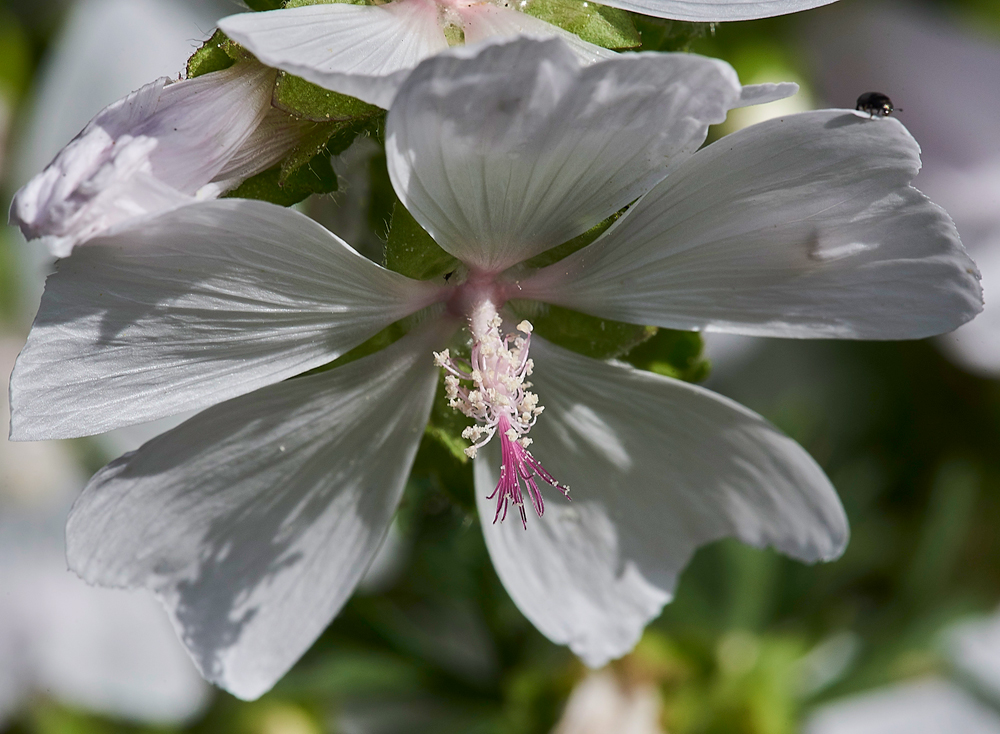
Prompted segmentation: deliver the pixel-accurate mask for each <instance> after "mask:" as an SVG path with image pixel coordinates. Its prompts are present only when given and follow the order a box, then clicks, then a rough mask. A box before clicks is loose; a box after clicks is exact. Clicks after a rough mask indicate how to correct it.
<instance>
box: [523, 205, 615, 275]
mask: <svg viewBox="0 0 1000 734" xmlns="http://www.w3.org/2000/svg"><path fill="white" fill-rule="evenodd" d="M624 212H625V210H624V209H622V210H621V211H620V212H615V213H614V214H612V215H611V216H610V217H608V218H607V219H605V220H604V221H603V222H601V223H600V224H595V225H594V226H593V227H591V228H590V229H588V230H587V231H586V232H584V233H583V234H581V235H579V236H577V237H574V238H573V239H571V240H570V241H569V242H563V243H562V244H561V245H556V246H555V247H553V248H552V249H550V250H546V251H545V252H543V253H541V254H538V255H535V256H534V257H533V258H531V259H530V260H526V261H525V263H524V264H525V265H526V266H527V267H529V268H544V267H545V266H546V265H551V264H552V263H555V262H559V261H560V260H562V259H563V258H564V257H569V256H570V255H572V254H573V253H574V252H576V251H577V250H582V249H583V248H584V247H586V246H587V245H589V244H590V243H591V242H593V241H594V240H596V239H597V238H598V237H600V236H601V235H602V234H604V233H605V232H606V231H607V229H608V227H610V226H611V225H612V224H614V223H615V220H616V219H618V217H620V216H621V215H622V214H624Z"/></svg>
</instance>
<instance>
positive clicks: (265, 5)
mask: <svg viewBox="0 0 1000 734" xmlns="http://www.w3.org/2000/svg"><path fill="white" fill-rule="evenodd" d="M245 2H246V4H247V7H248V8H250V9H251V10H277V9H278V8H280V7H281V6H282V0H245Z"/></svg>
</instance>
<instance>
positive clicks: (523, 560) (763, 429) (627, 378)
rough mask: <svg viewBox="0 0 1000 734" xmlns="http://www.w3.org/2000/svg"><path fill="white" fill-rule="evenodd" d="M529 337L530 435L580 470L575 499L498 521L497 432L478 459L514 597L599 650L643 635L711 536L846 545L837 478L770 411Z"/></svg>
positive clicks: (819, 550) (548, 454)
mask: <svg viewBox="0 0 1000 734" xmlns="http://www.w3.org/2000/svg"><path fill="white" fill-rule="evenodd" d="M531 347H532V348H531V353H532V357H533V358H534V360H535V371H534V373H533V375H532V380H534V383H535V389H536V392H537V393H538V396H539V398H540V402H541V403H542V404H544V405H545V413H544V414H543V415H542V416H541V417H540V418H539V420H538V423H537V425H535V427H534V428H533V429H532V438H533V439H534V444H533V445H532V449H533V451H534V454H535V456H536V457H537V458H538V459H539V460H540V461H541V463H542V464H544V465H545V468H546V469H548V470H549V471H550V472H551V473H552V474H553V475H554V476H555V477H556V479H558V480H559V481H561V482H565V483H566V484H568V485H569V486H570V498H571V499H572V502H571V503H567V502H565V501H564V500H562V499H561V498H560V497H558V496H556V497H553V498H552V499H551V501H549V502H547V503H546V507H545V514H544V516H543V517H541V518H535V517H532V518H530V520H529V523H528V528H527V530H524V529H523V528H522V527H521V525H520V523H518V522H504V523H498V524H495V525H491V524H489V522H488V518H490V517H492V516H493V509H492V508H491V507H490V505H491V504H492V503H491V502H490V501H488V500H486V499H485V497H486V495H488V494H490V493H491V492H492V491H493V487H494V485H495V483H496V478H497V473H498V472H497V467H498V466H499V459H498V458H497V456H496V455H497V451H496V449H495V448H493V450H492V451H490V452H489V453H490V456H488V457H484V458H482V459H478V460H477V461H476V467H475V469H476V495H477V502H478V505H479V513H480V517H482V518H486V519H487V521H485V522H484V523H483V531H484V533H485V536H486V544H487V547H488V548H489V551H490V555H491V556H492V558H493V564H494V566H496V569H497V573H498V574H499V575H500V578H501V580H502V581H503V583H504V586H506V587H507V590H508V592H510V595H511V597H512V598H513V599H514V601H515V603H516V604H517V605H518V607H519V608H520V609H521V611H522V612H524V614H525V616H526V617H528V619H530V620H531V621H532V622H533V623H534V624H535V626H536V627H538V629H539V630H541V631H542V632H543V633H544V634H545V635H546V636H547V637H549V638H550V639H551V640H553V641H555V642H558V643H562V644H567V645H569V646H570V648H571V649H572V650H573V652H575V653H576V654H577V655H579V656H580V657H581V658H582V659H583V660H584V661H585V662H586V663H587V664H588V665H590V666H593V667H599V666H601V665H603V664H604V663H606V662H607V661H608V660H610V659H612V658H616V657H619V656H620V655H623V654H625V653H626V652H628V651H629V650H630V649H631V648H632V647H633V646H634V645H635V643H636V642H637V641H638V639H639V637H640V635H641V634H642V630H643V628H644V627H645V626H646V624H647V623H648V622H649V621H650V620H651V619H653V618H654V617H656V616H657V615H658V614H659V613H660V610H661V608H662V607H663V605H664V604H666V603H667V602H668V601H670V599H671V598H672V596H673V590H674V587H675V585H676V583H677V577H678V575H679V574H680V572H681V570H682V569H683V568H684V566H685V565H686V564H687V562H688V560H689V559H690V558H691V555H692V553H693V552H694V550H695V548H697V547H698V546H699V545H702V544H704V543H708V542H710V541H713V540H716V539H719V538H723V537H727V536H734V537H736V538H739V539H740V540H741V541H743V542H745V543H749V544H751V545H754V546H758V547H761V546H766V545H770V546H773V547H775V548H777V549H778V550H780V551H782V552H783V553H787V554H788V555H790V556H793V557H795V558H798V559H800V560H803V561H809V562H812V561H817V560H828V559H831V558H835V557H837V556H838V555H839V554H840V553H841V552H842V551H843V549H844V546H845V545H846V543H847V519H846V517H845V516H844V511H843V509H842V508H841V505H840V502H839V500H838V498H837V495H836V492H834V489H833V487H832V486H831V485H830V482H829V480H828V479H827V478H826V476H825V475H824V474H823V472H822V470H821V469H820V468H819V466H817V465H816V462H815V461H813V459H812V458H811V457H810V456H809V454H807V453H806V452H805V450H804V449H803V448H802V447H801V446H799V445H798V444H797V443H795V442H794V441H792V440H791V439H790V438H788V437H787V436H785V435H783V434H782V433H780V432H779V431H778V430H777V429H776V428H774V426H772V425H770V424H769V423H767V422H766V421H764V420H763V419H762V418H761V417H760V416H758V415H756V414H754V413H752V412H751V411H749V410H747V409H746V408H743V407H742V406H740V405H738V404H736V403H734V402H732V401H730V400H728V399H726V398H723V397H721V396H719V395H716V394H714V393H712V392H709V391H708V390H705V389H703V388H700V387H696V386H694V385H689V384H687V383H683V382H678V381H676V380H671V379H668V378H666V377H661V376H659V375H655V374H653V373H651V372H643V371H641V370H636V369H634V368H632V367H629V366H626V365H622V364H611V363H605V362H598V361H596V360H592V359H588V358H586V357H582V356H580V355H577V354H574V353H573V352H569V351H567V350H565V349H562V348H560V347H556V346H553V345H552V344H549V343H548V342H545V341H544V340H543V339H540V338H538V337H537V336H535V337H533V338H532V342H531ZM494 443H496V442H495V441H494V442H492V443H491V445H490V446H492V444H494Z"/></svg>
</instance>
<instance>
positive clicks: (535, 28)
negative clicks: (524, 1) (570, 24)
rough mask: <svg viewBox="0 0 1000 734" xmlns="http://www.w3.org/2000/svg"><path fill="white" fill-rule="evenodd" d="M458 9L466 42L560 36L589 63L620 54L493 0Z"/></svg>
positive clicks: (456, 11)
mask: <svg viewBox="0 0 1000 734" xmlns="http://www.w3.org/2000/svg"><path fill="white" fill-rule="evenodd" d="M455 13H456V14H457V15H458V16H459V17H460V18H461V19H462V22H463V26H464V28H465V42H466V43H467V44H473V43H479V42H481V41H486V40H488V39H491V38H512V37H514V36H524V37H527V38H536V39H544V38H561V39H562V40H563V41H565V42H566V45H568V46H569V47H570V48H571V49H573V52H574V53H576V55H577V56H579V57H580V58H581V59H582V60H583V61H585V62H587V63H594V62H595V61H601V60H602V59H611V58H614V57H615V56H617V54H616V53H615V52H614V51H610V50H608V49H606V48H602V47H601V46H597V45H595V44H593V43H588V42H587V41H584V40H583V39H582V38H580V37H579V36H578V35H576V34H575V33H570V32H569V31H567V30H565V29H563V28H560V27H559V26H557V25H553V24H552V23H547V22H545V21H544V20H540V19H538V18H535V17H534V16H531V15H528V14H527V13H522V12H520V11H518V10H513V9H511V8H505V7H501V6H499V5H492V4H490V3H475V4H472V5H467V6H463V7H456V8H455Z"/></svg>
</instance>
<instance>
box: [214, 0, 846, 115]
mask: <svg viewBox="0 0 1000 734" xmlns="http://www.w3.org/2000/svg"><path fill="white" fill-rule="evenodd" d="M833 1H834V0H757V1H756V2H731V1H730V0H611V2H606V3H604V4H605V5H611V6H615V7H619V8H624V9H626V10H633V11H636V12H639V13H645V14H647V15H655V16H660V17H666V18H676V19H682V20H700V21H724V20H746V19H749V18H762V17H767V16H771V15H781V14H783V13H792V12H795V11H798V10H804V9H806V8H814V7H817V6H819V5H825V4H827V3H829V2H833ZM528 2H529V0H514V1H513V2H511V1H510V0H497V1H496V2H483V1H482V0H395V1H394V2H390V3H385V4H373V5H364V4H362V5H355V4H350V3H342V2H331V3H322V2H321V3H312V2H310V3H308V4H302V5H300V6H299V7H290V8H283V9H281V10H271V11H268V12H264V13H243V14H241V15H234V16H230V17H228V18H223V19H222V20H221V21H219V27H220V28H221V29H222V30H223V31H225V33H226V34H228V35H229V37H230V38H232V39H234V40H236V41H238V42H239V43H241V44H242V45H243V46H245V47H246V48H247V49H248V50H250V51H251V52H252V53H253V54H254V55H255V56H256V57H257V58H258V59H260V60H261V61H262V62H264V63H265V64H268V65H269V66H273V67H276V68H278V69H284V70H285V71H288V72H290V73H292V74H296V75H298V76H301V77H303V78H304V79H308V80H309V81H311V82H313V83H314V84H318V85H320V86H322V87H326V88H327V89H332V90H334V91H337V92H341V93H342V94H349V95H351V96H353V97H358V98H359V99H362V100H364V101H366V102H369V103H371V104H375V105H379V106H381V107H385V108H388V107H389V105H390V104H391V103H392V98H393V96H394V95H395V93H396V90H397V89H398V88H399V85H400V84H401V83H402V81H403V79H405V78H406V75H407V74H409V72H410V71H412V69H413V68H414V67H415V66H416V65H417V64H419V63H420V62H421V61H423V60H424V59H426V58H429V57H430V56H433V55H434V54H435V53H438V52H440V51H443V50H444V49H446V48H448V45H449V39H448V31H449V30H453V31H454V32H455V33H456V34H457V35H458V36H460V37H461V38H462V40H463V42H464V43H469V44H472V43H478V42H480V41H485V40H487V39H501V38H510V37H513V36H527V37H530V38H540V39H541V38H561V39H563V40H564V41H565V42H566V43H567V44H569V46H570V47H571V48H572V49H573V50H574V51H575V52H576V53H577V54H579V56H580V57H581V58H582V59H584V60H586V61H588V62H594V61H598V60H600V59H606V58H609V57H611V56H613V55H614V52H612V51H609V50H607V49H604V48H601V47H600V46H595V45H594V44H592V43H588V42H586V41H584V40H582V39H580V38H579V37H578V36H576V35H575V34H573V33H570V32H569V31H566V30H564V29H563V28H560V27H559V26H556V25H553V24H551V23H548V22H546V21H544V20H540V19H538V18H535V17H534V16H532V15H529V14H528V13H527V12H522V11H525V10H526V8H527V6H528ZM584 6H586V3H584Z"/></svg>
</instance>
